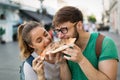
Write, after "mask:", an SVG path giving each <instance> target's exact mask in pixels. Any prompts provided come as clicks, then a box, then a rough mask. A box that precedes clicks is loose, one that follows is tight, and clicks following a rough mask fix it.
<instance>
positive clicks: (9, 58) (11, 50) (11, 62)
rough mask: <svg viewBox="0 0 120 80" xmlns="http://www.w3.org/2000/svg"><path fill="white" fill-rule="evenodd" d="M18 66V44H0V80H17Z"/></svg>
mask: <svg viewBox="0 0 120 80" xmlns="http://www.w3.org/2000/svg"><path fill="white" fill-rule="evenodd" d="M19 65H20V58H19V48H18V43H17V42H9V43H6V44H0V80H19Z"/></svg>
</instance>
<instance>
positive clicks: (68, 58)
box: [63, 56, 71, 60]
mask: <svg viewBox="0 0 120 80" xmlns="http://www.w3.org/2000/svg"><path fill="white" fill-rule="evenodd" d="M63 57H64V58H65V59H67V60H70V59H71V58H70V57H67V56H63Z"/></svg>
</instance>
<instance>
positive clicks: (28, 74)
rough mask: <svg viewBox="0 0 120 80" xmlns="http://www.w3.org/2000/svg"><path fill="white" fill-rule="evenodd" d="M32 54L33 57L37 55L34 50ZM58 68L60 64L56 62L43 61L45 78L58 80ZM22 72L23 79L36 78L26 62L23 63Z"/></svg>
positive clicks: (34, 79)
mask: <svg viewBox="0 0 120 80" xmlns="http://www.w3.org/2000/svg"><path fill="white" fill-rule="evenodd" d="M32 56H33V57H34V58H35V57H37V56H38V55H37V54H36V53H35V52H34V53H32ZM59 70H60V66H59V65H58V64H50V63H48V62H46V61H44V73H45V78H46V80H60V71H59ZM24 74H25V80H38V79H37V74H36V73H35V72H34V70H33V69H32V67H31V66H30V65H29V64H28V63H27V62H25V63H24Z"/></svg>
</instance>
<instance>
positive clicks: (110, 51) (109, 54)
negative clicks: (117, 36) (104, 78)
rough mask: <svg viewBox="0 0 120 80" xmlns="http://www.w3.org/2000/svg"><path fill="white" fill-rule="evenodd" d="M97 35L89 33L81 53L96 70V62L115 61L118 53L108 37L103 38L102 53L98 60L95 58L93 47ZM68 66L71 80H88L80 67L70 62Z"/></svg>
mask: <svg viewBox="0 0 120 80" xmlns="http://www.w3.org/2000/svg"><path fill="white" fill-rule="evenodd" d="M97 37H98V33H91V36H90V39H89V41H88V44H87V46H86V48H85V50H84V51H83V55H84V56H85V57H86V58H87V59H88V60H89V62H90V63H91V64H92V65H93V66H94V67H95V68H96V69H98V62H99V61H102V60H107V59H117V60H118V52H117V48H116V46H115V44H114V42H113V40H112V39H111V38H109V37H107V36H106V37H105V38H104V40H103V42H102V51H101V54H100V56H99V59H97V57H96V52H95V45H96V39H97ZM68 65H69V68H70V71H71V74H72V80H88V79H87V77H86V76H85V74H84V73H83V71H82V70H81V68H80V66H79V65H78V64H77V63H75V62H72V61H68Z"/></svg>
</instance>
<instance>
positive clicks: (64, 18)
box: [53, 6, 83, 27]
mask: <svg viewBox="0 0 120 80" xmlns="http://www.w3.org/2000/svg"><path fill="white" fill-rule="evenodd" d="M68 21H70V22H72V23H74V22H78V21H82V22H83V15H82V12H81V11H80V10H79V9H78V8H76V7H72V6H65V7H63V8H61V9H60V10H58V12H57V13H56V14H55V16H54V18H53V26H54V27H55V26H58V25H59V24H61V23H64V22H68Z"/></svg>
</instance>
